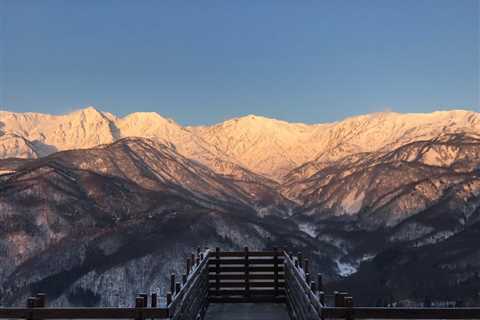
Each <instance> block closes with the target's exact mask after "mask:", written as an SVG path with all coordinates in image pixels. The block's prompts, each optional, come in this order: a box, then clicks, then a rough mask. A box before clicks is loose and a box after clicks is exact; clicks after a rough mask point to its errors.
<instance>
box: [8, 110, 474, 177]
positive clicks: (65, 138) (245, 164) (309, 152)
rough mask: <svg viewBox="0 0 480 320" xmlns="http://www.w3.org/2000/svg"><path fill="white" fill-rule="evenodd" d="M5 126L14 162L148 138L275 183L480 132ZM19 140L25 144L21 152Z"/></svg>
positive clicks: (64, 119)
mask: <svg viewBox="0 0 480 320" xmlns="http://www.w3.org/2000/svg"><path fill="white" fill-rule="evenodd" d="M0 123H1V130H2V132H3V133H4V134H10V135H13V136H12V137H11V138H9V139H7V138H6V137H5V139H3V140H2V141H0V142H1V144H0V146H4V147H3V149H10V148H8V146H9V145H18V147H17V149H13V150H12V151H11V154H8V153H6V152H4V154H5V156H11V155H12V156H15V155H18V156H21V157H34V156H35V154H38V155H40V156H45V155H47V154H50V153H52V152H55V151H60V150H69V149H80V148H90V147H93V146H96V145H99V144H105V143H111V142H113V141H116V140H118V139H121V138H125V137H143V138H150V139H153V140H157V141H159V142H161V143H164V144H171V145H172V146H174V147H175V148H176V149H177V151H178V152H179V153H180V154H182V155H184V156H186V157H188V158H190V159H194V160H197V161H200V162H201V163H203V164H205V165H207V166H209V167H211V168H212V169H214V170H217V171H219V172H222V173H224V174H236V173H237V172H239V171H241V168H245V169H248V170H250V171H252V172H255V173H258V174H262V175H264V176H266V177H270V178H275V179H277V180H281V179H282V177H283V176H284V175H286V174H287V173H289V172H290V171H291V170H293V169H294V168H296V167H299V166H302V165H303V164H305V163H306V162H309V161H315V166H314V167H313V168H309V167H305V168H303V169H302V170H304V171H305V172H308V173H312V172H314V171H315V170H318V169H320V168H321V166H323V164H322V163H325V164H328V163H331V162H332V161H336V160H339V159H341V158H344V157H346V156H349V155H353V154H358V153H362V152H372V151H380V150H383V151H388V150H393V149H394V148H396V147H399V146H401V145H404V144H406V143H409V142H412V141H417V140H428V139H432V138H435V137H437V136H439V135H442V134H448V133H459V132H460V133H461V132H464V133H472V134H479V132H480V115H479V114H478V113H476V112H469V111H462V110H456V111H441V112H434V113H431V114H398V113H393V112H385V113H376V114H370V115H365V116H358V117H352V118H348V119H345V120H343V121H341V122H336V123H327V124H317V125H306V124H301V123H288V122H285V121H280V120H274V119H269V118H264V117H259V116H254V115H249V116H245V117H241V118H236V119H232V120H228V121H225V122H223V123H220V124H217V125H213V126H199V127H182V126H180V125H179V124H177V123H175V122H174V121H173V120H171V119H166V118H163V117H161V116H160V115H158V114H157V113H142V112H139V113H133V114H130V115H127V116H125V117H123V118H118V117H116V116H114V115H112V114H110V113H105V112H100V111H98V110H96V109H95V108H93V107H88V108H86V109H83V110H79V111H75V112H72V113H70V114H67V115H61V116H52V115H45V114H37V113H13V112H6V111H2V112H0ZM13 137H21V138H23V139H25V141H26V142H25V143H23V144H21V143H19V142H18V141H15V140H13V139H14V138H13ZM27 142H28V143H27ZM239 166H240V167H241V168H239ZM308 173H307V175H308Z"/></svg>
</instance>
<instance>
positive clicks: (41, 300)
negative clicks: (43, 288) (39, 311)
mask: <svg viewBox="0 0 480 320" xmlns="http://www.w3.org/2000/svg"><path fill="white" fill-rule="evenodd" d="M35 298H36V299H37V302H36V307H38V308H45V307H46V306H47V296H46V294H45V293H37V295H36V296H35Z"/></svg>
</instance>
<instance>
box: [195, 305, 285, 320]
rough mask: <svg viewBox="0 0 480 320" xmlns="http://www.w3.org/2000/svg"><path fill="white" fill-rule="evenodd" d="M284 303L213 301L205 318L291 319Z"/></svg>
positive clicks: (216, 319) (218, 319)
mask: <svg viewBox="0 0 480 320" xmlns="http://www.w3.org/2000/svg"><path fill="white" fill-rule="evenodd" d="M289 319H290V318H289V316H288V312H287V307H286V306H285V304H283V303H211V304H210V305H209V306H208V309H207V313H206V315H205V320H289Z"/></svg>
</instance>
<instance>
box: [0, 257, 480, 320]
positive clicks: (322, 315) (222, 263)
mask: <svg viewBox="0 0 480 320" xmlns="http://www.w3.org/2000/svg"><path fill="white" fill-rule="evenodd" d="M310 271H311V270H310V264H309V260H308V259H307V258H305V257H304V256H303V254H302V253H299V257H298V258H296V257H294V256H293V255H292V254H288V253H286V252H285V251H278V250H273V251H250V250H248V248H245V249H244V250H243V251H235V252H224V251H221V250H220V249H219V248H217V250H216V251H215V252H213V251H209V250H207V251H205V252H201V250H200V249H197V251H196V254H192V255H191V256H189V258H188V260H187V263H186V273H184V274H183V275H182V276H181V277H179V278H178V279H177V278H176V276H175V274H172V275H171V278H170V284H169V286H170V290H171V292H170V293H168V294H167V305H166V306H165V307H157V294H156V293H153V294H151V307H150V308H149V307H148V304H147V302H148V297H149V296H148V295H147V294H145V293H142V294H139V295H137V297H136V299H135V308H48V307H46V296H45V295H44V294H37V295H36V296H33V297H30V298H28V301H27V307H26V308H0V319H27V320H41V319H136V320H144V319H171V320H186V319H201V318H202V317H203V314H204V313H205V311H206V308H207V307H208V303H209V302H217V303H231V302H270V303H271V302H282V303H283V302H285V303H286V304H287V306H288V309H289V312H290V315H291V318H292V319H295V320H306V319H308V320H315V319H347V320H353V319H480V308H371V307H355V306H354V305H353V298H352V297H351V296H350V295H349V294H348V293H345V292H335V293H334V294H333V295H325V294H324V292H323V291H322V289H323V279H322V276H321V275H320V274H319V275H317V277H316V279H312V278H314V277H312V276H310ZM312 280H316V282H315V281H312ZM325 296H329V297H330V296H331V297H334V300H335V306H334V307H327V306H326V305H325V302H324V299H325Z"/></svg>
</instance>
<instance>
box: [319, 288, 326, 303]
mask: <svg viewBox="0 0 480 320" xmlns="http://www.w3.org/2000/svg"><path fill="white" fill-rule="evenodd" d="M318 299H319V300H320V303H321V304H322V305H323V306H325V292H323V291H319V292H318Z"/></svg>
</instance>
